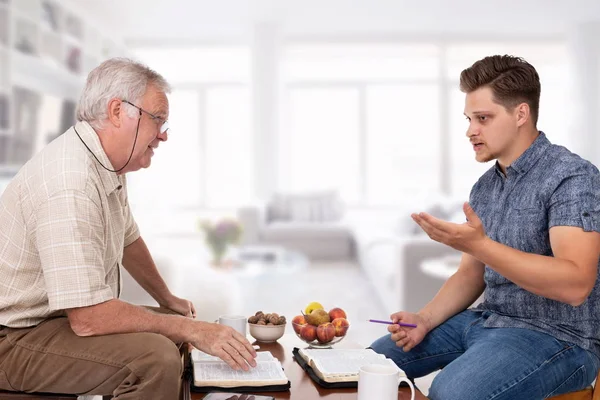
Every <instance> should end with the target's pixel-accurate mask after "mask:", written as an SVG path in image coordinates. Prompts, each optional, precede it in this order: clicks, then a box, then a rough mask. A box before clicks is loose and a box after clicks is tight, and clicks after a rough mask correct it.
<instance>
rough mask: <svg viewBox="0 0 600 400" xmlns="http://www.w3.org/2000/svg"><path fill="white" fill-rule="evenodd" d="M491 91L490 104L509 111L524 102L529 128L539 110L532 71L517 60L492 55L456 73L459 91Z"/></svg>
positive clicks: (537, 87) (536, 77) (537, 86)
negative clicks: (528, 109) (527, 108)
mask: <svg viewBox="0 0 600 400" xmlns="http://www.w3.org/2000/svg"><path fill="white" fill-rule="evenodd" d="M484 86H489V87H490V88H491V89H492V93H493V96H494V101H495V102H496V103H498V104H500V105H502V106H504V108H506V109H507V110H512V109H514V107H516V106H517V105H518V104H519V103H527V104H528V105H529V108H530V113H531V119H532V121H533V126H536V124H537V120H538V115H539V109H540V93H541V85H540V77H539V75H538V73H537V71H536V70H535V68H534V67H533V66H532V65H531V64H529V63H528V62H527V61H525V60H524V59H522V58H520V57H515V56H509V55H504V56H500V55H495V56H489V57H485V58H483V59H481V60H479V61H476V62H475V63H474V64H473V65H472V66H470V67H469V68H467V69H465V70H463V71H462V72H461V73H460V90H461V91H462V92H464V93H470V92H473V91H475V90H477V89H479V88H481V87H484Z"/></svg>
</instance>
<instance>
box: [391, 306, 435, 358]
mask: <svg viewBox="0 0 600 400" xmlns="http://www.w3.org/2000/svg"><path fill="white" fill-rule="evenodd" d="M391 319H392V322H394V325H390V326H389V327H388V331H389V332H390V333H391V334H392V336H391V338H392V340H393V341H394V342H396V346H398V347H402V349H403V350H404V351H405V352H408V351H410V350H412V348H413V347H415V346H416V345H418V344H419V343H421V341H422V340H423V339H424V338H425V336H426V335H427V334H428V333H429V331H430V328H429V326H430V323H429V321H428V320H427V319H426V318H425V317H423V316H422V315H420V314H413V313H409V312H404V311H400V312H397V313H395V314H392V315H391ZM397 322H404V323H407V324H415V325H417V327H416V328H410V327H405V326H400V325H397V324H396V323H397Z"/></svg>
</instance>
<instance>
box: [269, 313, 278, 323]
mask: <svg viewBox="0 0 600 400" xmlns="http://www.w3.org/2000/svg"><path fill="white" fill-rule="evenodd" d="M268 321H269V322H270V323H272V324H273V325H277V323H278V322H279V317H276V316H275V315H272V314H271V318H269V319H268Z"/></svg>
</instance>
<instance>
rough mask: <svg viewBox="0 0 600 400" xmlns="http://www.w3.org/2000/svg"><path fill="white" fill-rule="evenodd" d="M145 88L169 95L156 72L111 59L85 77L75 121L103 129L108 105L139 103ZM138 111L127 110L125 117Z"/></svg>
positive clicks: (135, 62)
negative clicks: (117, 102)
mask: <svg viewBox="0 0 600 400" xmlns="http://www.w3.org/2000/svg"><path fill="white" fill-rule="evenodd" d="M148 85H152V86H154V87H155V88H156V90H158V91H159V92H163V93H170V92H171V86H170V85H169V83H168V82H167V81H166V80H165V78H163V77H162V76H161V75H160V74H159V73H157V72H155V71H153V70H152V69H150V68H148V67H147V66H146V65H144V64H141V63H139V62H137V61H133V60H130V59H127V58H111V59H109V60H106V61H104V62H103V63H102V64H100V65H99V66H97V67H96V68H94V69H93V70H92V71H91V72H90V73H89V75H88V77H87V81H86V84H85V88H84V89H83V93H82V94H81V98H80V99H79V105H78V106H77V120H78V121H86V122H88V123H89V124H90V125H91V126H92V127H94V128H95V129H102V127H103V124H104V121H106V119H107V118H108V114H107V110H108V103H109V102H110V101H111V100H112V99H121V100H127V101H130V102H132V103H133V104H136V105H137V104H138V103H139V101H140V100H141V98H142V97H143V96H144V94H145V93H146V90H147V88H148ZM137 112H138V111H137V110H136V109H135V108H134V107H128V115H129V116H132V117H133V116H135V115H136V113H137Z"/></svg>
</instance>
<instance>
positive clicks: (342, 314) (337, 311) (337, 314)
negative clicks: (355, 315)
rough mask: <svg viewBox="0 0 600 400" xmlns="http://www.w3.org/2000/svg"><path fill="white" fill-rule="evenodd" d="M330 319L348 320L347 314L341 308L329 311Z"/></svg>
mask: <svg viewBox="0 0 600 400" xmlns="http://www.w3.org/2000/svg"><path fill="white" fill-rule="evenodd" d="M329 318H331V320H332V321H333V320H334V319H336V318H348V317H347V316H346V312H345V311H344V310H342V309H341V308H339V307H335V308H332V309H331V310H329Z"/></svg>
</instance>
